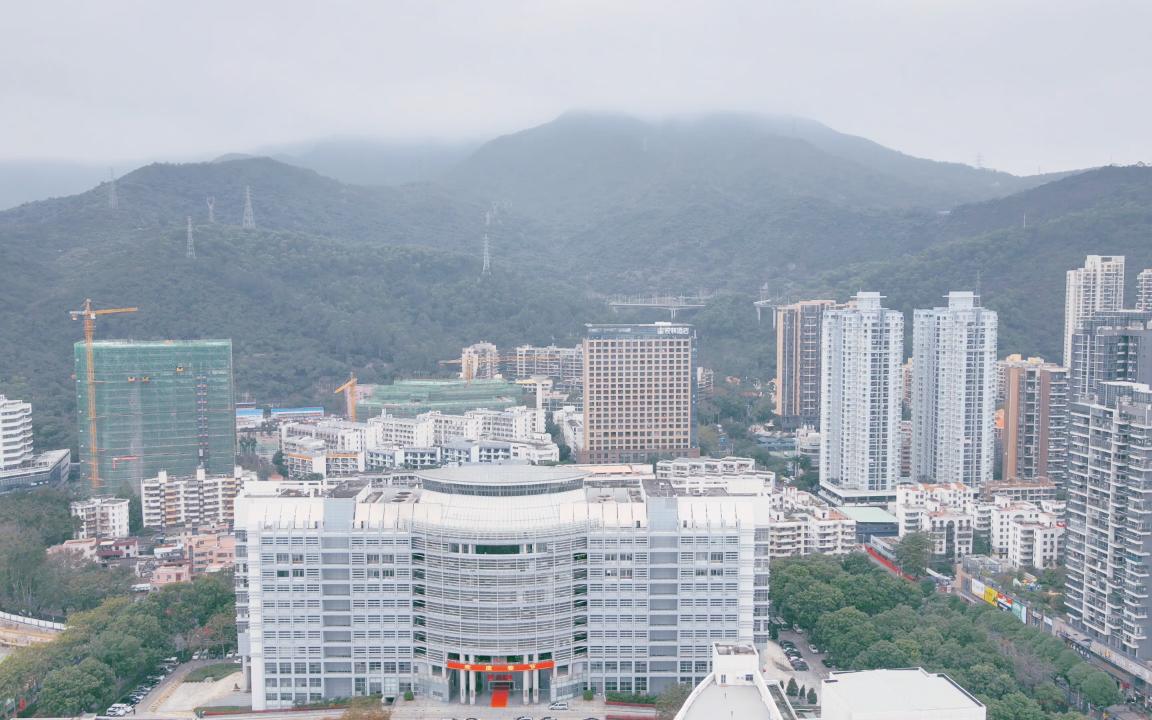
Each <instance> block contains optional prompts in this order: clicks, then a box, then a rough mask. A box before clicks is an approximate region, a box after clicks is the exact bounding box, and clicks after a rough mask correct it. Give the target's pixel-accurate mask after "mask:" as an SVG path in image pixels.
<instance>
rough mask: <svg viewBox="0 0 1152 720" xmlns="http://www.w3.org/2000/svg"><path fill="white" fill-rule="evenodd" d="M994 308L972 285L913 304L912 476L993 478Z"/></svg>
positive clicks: (974, 481)
mask: <svg viewBox="0 0 1152 720" xmlns="http://www.w3.org/2000/svg"><path fill="white" fill-rule="evenodd" d="M996 329H997V317H996V313H995V312H994V311H992V310H988V309H987V308H983V307H980V302H979V298H978V297H977V296H976V294H975V293H972V292H951V293H949V294H948V307H938V308H932V309H930V310H927V309H925V310H916V312H915V314H914V315H913V326H912V361H913V362H912V477H913V479H914V480H915V481H916V482H933V483H946V484H948V483H964V484H965V485H970V486H973V487H978V486H980V485H982V484H984V483H986V482H988V481H990V480H991V479H992V469H993V466H994V465H995V447H996V438H995V435H994V433H995V422H996Z"/></svg>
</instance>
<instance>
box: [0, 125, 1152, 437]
mask: <svg viewBox="0 0 1152 720" xmlns="http://www.w3.org/2000/svg"><path fill="white" fill-rule="evenodd" d="M558 122H559V123H560V124H564V123H572V122H576V123H577V124H578V125H579V126H580V130H579V132H578V133H577V134H578V135H581V136H582V137H584V138H585V141H586V143H587V144H586V145H585V146H583V149H581V150H572V151H571V152H567V154H564V153H560V152H559V151H556V150H554V149H549V146H548V143H540V144H539V146H538V147H536V146H534V149H533V150H531V151H521V150H517V152H516V153H513V155H515V156H516V157H517V158H518V159H517V163H519V165H517V166H516V167H519V168H520V169H521V170H522V171H523V172H524V173H526V175H525V177H523V178H520V177H518V173H519V172H521V170H515V171H506V170H501V171H500V174H499V177H500V178H501V180H500V182H499V183H491V184H489V183H485V182H479V181H478V180H477V179H476V178H478V177H480V175H477V174H474V173H477V172H478V171H477V168H478V167H481V166H483V167H487V166H488V164H490V163H493V162H495V161H494V160H493V156H492V153H494V152H496V150H497V149H499V148H495V149H494V146H488V147H485V148H481V149H480V150H478V151H477V153H476V154H475V155H474V156H473V157H472V158H470V159H469V160H467V161H465V163H464V164H462V165H460V166H459V167H458V171H459V172H458V173H457V174H456V175H453V176H452V177H451V178H450V179H449V180H450V182H449V181H445V182H444V183H443V184H428V183H423V184H410V185H402V186H397V187H373V188H369V187H362V186H353V185H347V184H344V183H341V182H339V181H336V180H333V179H330V178H327V177H324V176H322V175H319V174H317V173H315V172H313V171H310V170H305V169H301V168H297V167H292V166H289V165H286V164H284V163H280V162H277V161H274V160H271V159H267V158H239V159H232V160H227V161H222V162H215V163H200V164H188V165H149V166H146V167H143V168H140V169H139V170H137V171H134V172H132V173H129V174H126V175H125V176H123V177H122V178H120V179H119V181H118V183H117V193H118V196H119V206H118V208H116V209H115V210H113V209H110V208H109V207H108V187H107V185H106V184H102V185H100V186H97V187H95V188H93V189H91V190H89V191H87V192H85V193H81V194H79V195H74V196H71V197H65V198H58V199H53V200H46V201H41V202H35V203H29V204H26V205H23V206H21V207H19V208H14V209H12V210H9V211H6V212H0V309H2V312H0V346H2V347H3V350H2V351H0V392H4V393H7V394H9V395H11V396H14V397H20V398H26V399H28V400H30V401H31V402H33V403H34V405H35V408H36V409H35V411H34V414H35V418H36V423H37V443H38V444H39V446H40V447H51V446H57V445H60V444H70V443H71V442H72V434H73V413H74V412H75V410H74V407H73V403H74V396H75V395H74V391H73V388H72V385H71V384H72V382H73V380H72V378H71V374H72V367H71V364H72V343H73V342H74V341H75V340H76V339H78V338H79V336H80V331H79V328H78V327H77V324H76V323H74V322H72V321H70V320H69V319H68V315H67V311H68V310H71V309H74V308H76V307H78V306H79V305H80V304H81V303H82V302H83V300H84V298H85V297H91V298H93V300H94V301H95V302H96V303H97V304H98V305H100V306H105V307H106V306H119V305H135V306H138V307H140V309H141V310H140V312H139V313H136V314H134V315H130V316H119V317H112V318H106V319H103V320H102V321H101V323H100V325H99V329H98V334H99V335H100V336H101V337H135V338H140V339H146V338H161V337H173V338H190V337H230V338H232V339H233V341H234V343H235V359H236V378H237V388H238V391H239V392H240V393H241V394H242V395H243V394H245V393H250V394H251V396H252V397H253V398H255V399H258V400H261V401H265V402H309V403H317V402H328V403H329V404H330V405H331V406H332V407H336V404H337V403H336V402H335V398H334V397H333V396H332V394H331V390H332V388H333V387H334V386H335V383H336V381H337V380H338V379H342V378H344V377H346V376H347V373H348V371H349V370H355V371H357V373H358V375H359V376H360V377H361V378H363V379H364V380H365V381H366V382H373V381H382V380H387V379H389V378H391V377H394V376H397V375H401V376H403V375H409V376H410V375H428V374H432V373H436V372H438V371H441V370H442V369H441V368H439V367H438V366H437V361H438V360H441V359H447V358H451V357H454V356H455V355H456V354H457V353H458V351H459V348H460V347H461V346H462V345H464V344H468V343H471V342H476V341H479V340H490V341H493V342H496V343H498V344H502V345H505V346H507V345H510V344H514V343H524V342H531V343H547V342H551V341H556V342H558V343H571V342H575V341H576V339H577V338H578V337H579V334H580V331H581V329H582V324H583V323H585V322H601V321H605V320H608V319H618V320H633V319H635V320H648V321H650V320H654V319H660V318H661V316H660V315H637V316H628V315H623V314H622V315H619V316H614V315H612V314H611V313H610V312H609V311H608V310H607V308H606V306H605V305H604V302H603V299H604V297H603V296H604V295H606V294H609V293H636V292H645V291H662V292H691V291H695V290H698V289H707V290H711V291H713V292H714V293H715V299H714V300H713V302H712V303H711V305H710V307H709V308H708V309H707V310H705V311H703V312H701V313H699V314H697V315H695V316H693V317H692V318H691V319H692V321H693V322H694V323H696V325H697V327H698V331H699V337H700V349H701V355H700V357H701V360H702V362H704V363H705V364H707V365H709V366H712V367H715V368H716V369H717V370H718V371H720V372H721V373H725V374H746V375H752V376H757V377H766V376H767V375H768V374H769V373H770V372H771V367H770V366H771V358H772V357H773V351H772V348H771V346H770V338H771V333H770V331H769V324H768V323H766V324H765V325H763V326H757V325H756V320H755V313H754V311H753V309H752V305H751V301H752V300H753V299H755V294H756V292H757V290H758V288H759V287H760V285H761V284H762V283H768V284H769V285H770V288H771V289H772V291H773V292H774V293H776V294H779V295H784V296H789V295H790V296H796V297H803V296H805V295H809V294H813V293H819V294H821V295H829V296H832V297H837V298H841V299H843V298H847V297H848V296H849V295H851V294H852V293H853V292H855V291H857V290H861V289H868V290H878V291H880V292H882V293H885V294H886V295H888V296H889V298H890V303H891V304H892V305H893V306H894V307H899V308H901V309H905V310H909V309H911V308H913V307H929V306H933V305H936V304H939V303H940V302H941V297H942V296H943V295H944V294H945V293H947V292H948V291H949V290H953V289H966V288H972V287H974V286H975V285H976V283H977V278H979V282H980V288H979V289H980V290H981V291H982V293H983V295H984V299H985V302H986V304H987V305H989V306H990V307H993V308H995V309H997V310H999V311H1000V313H1001V324H1002V332H1001V351H1002V353H1004V354H1006V353H1008V352H1024V353H1044V354H1046V355H1048V356H1049V357H1053V358H1054V357H1055V352H1056V346H1057V345H1058V343H1059V337H1060V327H1061V323H1060V318H1059V315H1060V312H1061V308H1062V307H1063V282H1064V281H1063V278H1064V271H1065V270H1067V269H1068V268H1071V267H1075V266H1077V265H1078V264H1079V263H1080V262H1082V260H1083V256H1084V255H1085V254H1089V253H1104V254H1108V253H1124V254H1126V255H1127V256H1128V258H1129V268H1130V271H1131V273H1133V274H1134V273H1135V272H1136V271H1137V270H1138V269H1139V268H1140V267H1143V266H1147V265H1149V264H1152V257H1150V256H1149V253H1150V250H1152V243H1149V239H1150V236H1152V170H1149V169H1146V168H1103V169H1100V170H1095V171H1089V172H1085V173H1083V174H1080V175H1076V176H1072V177H1067V178H1064V179H1061V180H1058V181H1056V182H1049V183H1047V184H1044V185H1041V186H1039V187H1028V186H1029V184H1030V183H1033V182H1036V180H1035V179H1030V178H1023V179H1021V178H1015V179H1013V178H1012V177H1011V176H1002V175H997V174H993V173H988V172H987V171H980V170H974V169H971V168H968V169H964V168H953V167H951V166H945V167H944V169H943V170H942V171H941V175H940V177H945V178H948V181H947V183H945V182H943V181H940V182H939V183H937V186H936V187H935V188H933V189H931V190H926V191H925V192H926V193H928V194H939V193H944V190H941V188H944V187H953V190H951V191H949V192H954V193H955V195H956V197H957V198H958V199H957V201H956V202H953V203H951V204H949V205H948V207H949V208H951V212H950V213H944V212H940V211H939V209H936V208H932V207H926V206H918V205H916V203H912V202H909V201H907V200H901V199H900V193H902V192H904V190H900V188H905V189H907V188H909V187H913V186H914V185H915V183H913V182H911V181H910V180H908V174H909V173H910V172H912V171H911V170H904V169H902V170H900V172H899V173H895V174H894V171H892V170H891V168H888V169H885V168H884V167H880V166H881V165H884V164H885V163H887V164H889V165H894V166H899V167H900V168H906V167H911V168H912V169H913V170H915V172H929V171H931V172H932V173H935V171H936V170H938V169H939V168H936V167H935V166H933V165H931V164H930V165H924V164H923V163H926V162H927V161H919V160H916V159H914V158H907V159H906V158H904V157H903V156H899V157H896V156H895V155H898V154H892V155H890V154H887V153H891V151H885V150H884V149H883V148H880V149H879V150H877V149H876V147H872V146H870V145H868V144H867V141H862V140H859V139H836V138H834V137H833V138H829V137H824V138H823V139H820V138H816V139H813V140H811V141H810V140H805V139H802V138H796V137H793V138H789V137H783V136H772V139H769V140H766V141H764V142H763V143H762V144H761V145H760V146H758V147H760V149H759V150H756V149H755V148H752V147H751V146H749V145H748V142H747V139H748V138H749V137H751V135H750V133H751V132H752V131H750V130H748V129H747V128H745V127H744V125H746V124H747V122H748V121H747V120H746V119H734V120H730V121H726V122H730V124H732V125H733V129H732V130H731V135H732V137H731V138H730V139H728V140H725V139H724V138H723V137H722V136H723V134H724V133H722V132H719V131H718V130H717V129H716V128H718V127H724V123H723V122H720V121H719V120H717V121H715V122H714V123H712V124H710V125H708V127H709V128H711V129H710V130H709V133H708V139H707V141H703V140H699V137H698V136H699V133H700V132H702V131H698V130H696V129H693V128H694V127H695V126H686V128H687V129H678V128H675V127H673V128H672V129H670V130H667V132H666V133H665V134H660V133H657V134H656V135H648V136H645V135H644V133H645V132H648V131H644V130H643V128H644V127H645V126H644V124H642V123H641V124H640V125H639V126H638V125H636V123H635V122H633V121H627V120H619V119H618V120H615V121H613V122H611V123H608V124H607V125H604V124H603V123H600V122H596V123H592V124H588V123H583V122H580V119H579V118H566V119H563V120H562V121H558ZM717 123H719V124H717ZM705 124H707V123H705ZM617 125H619V126H620V127H622V128H623V130H620V129H618V128H617V129H613V128H616V127H617ZM598 127H599V128H601V129H600V130H596V129H595V128H598ZM637 127H640V128H641V130H639V131H638V130H636V128H637ZM541 132H542V133H544V134H545V135H547V134H548V133H559V132H560V130H558V129H557V128H551V129H548V130H546V131H541ZM601 132H603V133H607V137H608V139H609V140H608V141H607V144H603V143H602V142H601V139H597V133H601ZM662 132H663V131H662ZM805 132H808V133H809V134H810V135H811V134H818V133H819V132H823V131H820V130H819V129H818V128H817V129H813V128H807V129H806V130H805ZM630 133H631V134H630ZM635 133H640V134H635ZM561 134H562V135H564V136H565V137H567V131H565V133H561ZM796 134H797V135H799V134H800V132H799V131H797V133H796ZM621 137H624V138H629V137H630V138H632V141H637V142H639V145H638V146H636V147H639V148H640V149H641V151H642V152H643V151H644V140H643V138H644V137H649V140H648V145H647V153H649V154H651V153H655V152H657V149H658V148H661V147H665V146H675V149H667V148H665V149H666V150H667V152H668V154H667V156H666V157H663V159H661V160H659V161H658V163H655V164H650V165H648V166H644V165H643V162H652V161H650V160H645V159H644V158H640V160H636V159H635V158H634V157H633V155H630V154H629V153H634V152H635V151H636V147H631V146H628V144H627V143H624V144H623V145H618V146H614V145H613V143H618V142H619V138H621ZM817 140H820V142H822V143H824V145H820V144H818V143H817ZM833 140H835V142H833ZM632 141H629V142H632ZM501 142H503V143H512V144H517V143H519V142H520V140H519V139H515V140H513V139H507V140H504V141H501ZM501 142H498V143H497V145H499V144H501ZM757 142H759V141H757ZM532 143H537V141H536V140H532ZM836 143H841V144H847V145H848V146H850V147H849V148H848V150H844V149H843V148H841V149H840V150H838V152H839V155H832V154H830V152H831V151H830V150H827V149H826V148H825V145H829V144H832V145H835V144H836ZM861 143H863V145H861ZM562 144H563V143H562ZM598 146H599V147H600V149H596V147H598ZM611 147H618V152H613V151H611V150H610V148H611ZM877 147H878V146H877ZM629 148H630V149H629ZM501 152H503V151H502V150H501ZM660 152H664V150H661V151H660ZM533 153H535V156H536V157H537V162H538V164H539V168H540V169H538V170H534V169H533V168H532V166H531V162H530V160H531V158H532V157H533ZM850 155H852V156H850ZM787 158H792V159H799V160H802V161H803V162H798V163H797V164H794V165H789V164H788V163H786V162H785V159H787ZM865 161H867V162H868V163H871V164H870V165H867V164H865ZM636 163H640V169H641V170H643V172H642V173H640V174H637V172H638V171H637V169H636V167H635V165H636ZM497 165H498V166H499V165H500V164H499V163H497ZM645 167H647V169H646V170H644V168H645ZM469 168H471V169H469ZM644 173H647V174H646V175H645V174H644ZM638 178H639V179H638ZM741 179H743V180H741ZM931 184H932V183H929V182H927V181H925V182H924V185H925V186H929V185H931ZM990 184H991V185H993V186H997V187H1000V188H1001V189H1002V188H1003V187H1005V186H1006V185H1012V184H1018V185H1023V186H1025V188H1024V190H1023V191H1022V192H1020V193H1017V194H1015V195H1011V196H1008V197H1005V198H998V199H983V200H981V201H980V202H974V203H969V204H963V203H962V202H960V200H963V199H964V198H966V197H969V196H972V195H975V197H977V198H985V197H987V196H989V195H995V194H996V192H998V190H995V189H994V188H990V187H989V185H990ZM534 185H535V186H539V188H535V189H534V188H533V186H534ZM869 185H871V187H869ZM246 186H251V188H252V195H253V206H254V212H255V218H256V224H257V228H256V229H255V230H243V229H241V228H240V227H239V225H240V218H241V214H242V204H243V197H244V188H245V187H246ZM957 187H959V188H960V189H959V190H956V189H955V188H957ZM548 188H551V190H550V191H548ZM493 189H496V190H498V191H499V192H491V193H489V191H490V190H493ZM545 191H548V192H545ZM549 192H553V193H555V194H556V195H557V196H556V197H554V198H553V197H549ZM890 192H891V193H895V194H889V193H890ZM520 193H523V194H520ZM208 196H212V197H215V215H216V222H215V223H214V224H210V223H209V222H208V218H207V206H206V205H205V198H206V197H208ZM917 197H920V198H924V197H926V196H925V195H923V194H922V195H919V196H917ZM493 202H495V203H496V204H497V207H498V212H497V213H496V215H495V217H494V219H493V220H492V222H491V224H489V225H486V224H485V220H484V218H485V214H486V212H487V211H489V210H490V209H491V207H492V203H493ZM916 202H917V203H919V202H921V200H917V201H916ZM924 202H927V200H924ZM1025 212H1026V213H1027V216H1028V220H1027V227H1024V223H1023V215H1024V213H1025ZM188 216H191V217H192V219H193V223H194V236H195V243H196V255H197V257H196V259H195V260H189V259H187V258H185V241H186V238H185V222H186V218H187V217H188ZM484 234H488V236H489V239H490V241H491V246H492V273H491V275H489V276H484V277H482V276H481V274H480V267H481V261H480V254H481V253H480V249H481V238H482V236H483V235H484Z"/></svg>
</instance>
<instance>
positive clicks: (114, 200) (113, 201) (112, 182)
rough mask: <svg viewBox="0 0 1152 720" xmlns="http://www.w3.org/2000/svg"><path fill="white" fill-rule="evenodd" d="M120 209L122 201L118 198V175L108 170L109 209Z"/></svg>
mask: <svg viewBox="0 0 1152 720" xmlns="http://www.w3.org/2000/svg"><path fill="white" fill-rule="evenodd" d="M118 207H120V199H119V198H118V197H116V173H115V172H113V170H112V168H108V209H109V210H115V209H116V208H118Z"/></svg>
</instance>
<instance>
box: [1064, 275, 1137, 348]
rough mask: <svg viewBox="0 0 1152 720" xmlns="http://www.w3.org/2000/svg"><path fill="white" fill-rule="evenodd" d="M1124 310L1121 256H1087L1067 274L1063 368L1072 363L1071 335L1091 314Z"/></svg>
mask: <svg viewBox="0 0 1152 720" xmlns="http://www.w3.org/2000/svg"><path fill="white" fill-rule="evenodd" d="M1123 307H1124V256H1123V255H1089V256H1088V257H1087V258H1086V259H1085V260H1084V267H1082V268H1076V269H1075V270H1069V271H1068V278H1067V286H1066V293H1065V296H1064V365H1065V366H1070V365H1071V363H1072V336H1073V335H1074V334H1075V333H1076V331H1077V330H1078V329H1079V328H1080V324H1081V323H1082V322H1083V321H1084V320H1086V319H1088V318H1089V317H1091V315H1092V314H1093V313H1095V312H1100V311H1102V310H1105V311H1106V310H1120V309H1122V308H1123Z"/></svg>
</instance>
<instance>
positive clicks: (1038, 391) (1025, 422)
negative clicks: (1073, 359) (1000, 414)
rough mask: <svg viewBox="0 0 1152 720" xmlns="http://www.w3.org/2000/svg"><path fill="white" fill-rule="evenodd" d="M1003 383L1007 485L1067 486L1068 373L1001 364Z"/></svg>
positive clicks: (1039, 365) (1012, 361)
mask: <svg viewBox="0 0 1152 720" xmlns="http://www.w3.org/2000/svg"><path fill="white" fill-rule="evenodd" d="M1000 369H1001V374H1002V376H1003V378H1004V465H1003V468H1004V470H1003V475H1004V478H1005V479H1006V480H1016V479H1021V480H1035V479H1037V478H1048V479H1049V480H1051V481H1052V482H1055V483H1057V484H1063V483H1064V480H1065V464H1066V463H1067V450H1068V448H1067V443H1068V369H1067V368H1063V367H1060V366H1059V365H1054V364H1052V363H1046V362H1044V360H1043V359H1042V358H1028V359H1027V360H1024V359H1022V358H1020V356H1015V357H1013V358H1009V359H1007V360H1004V361H1002V362H1001V363H1000Z"/></svg>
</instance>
